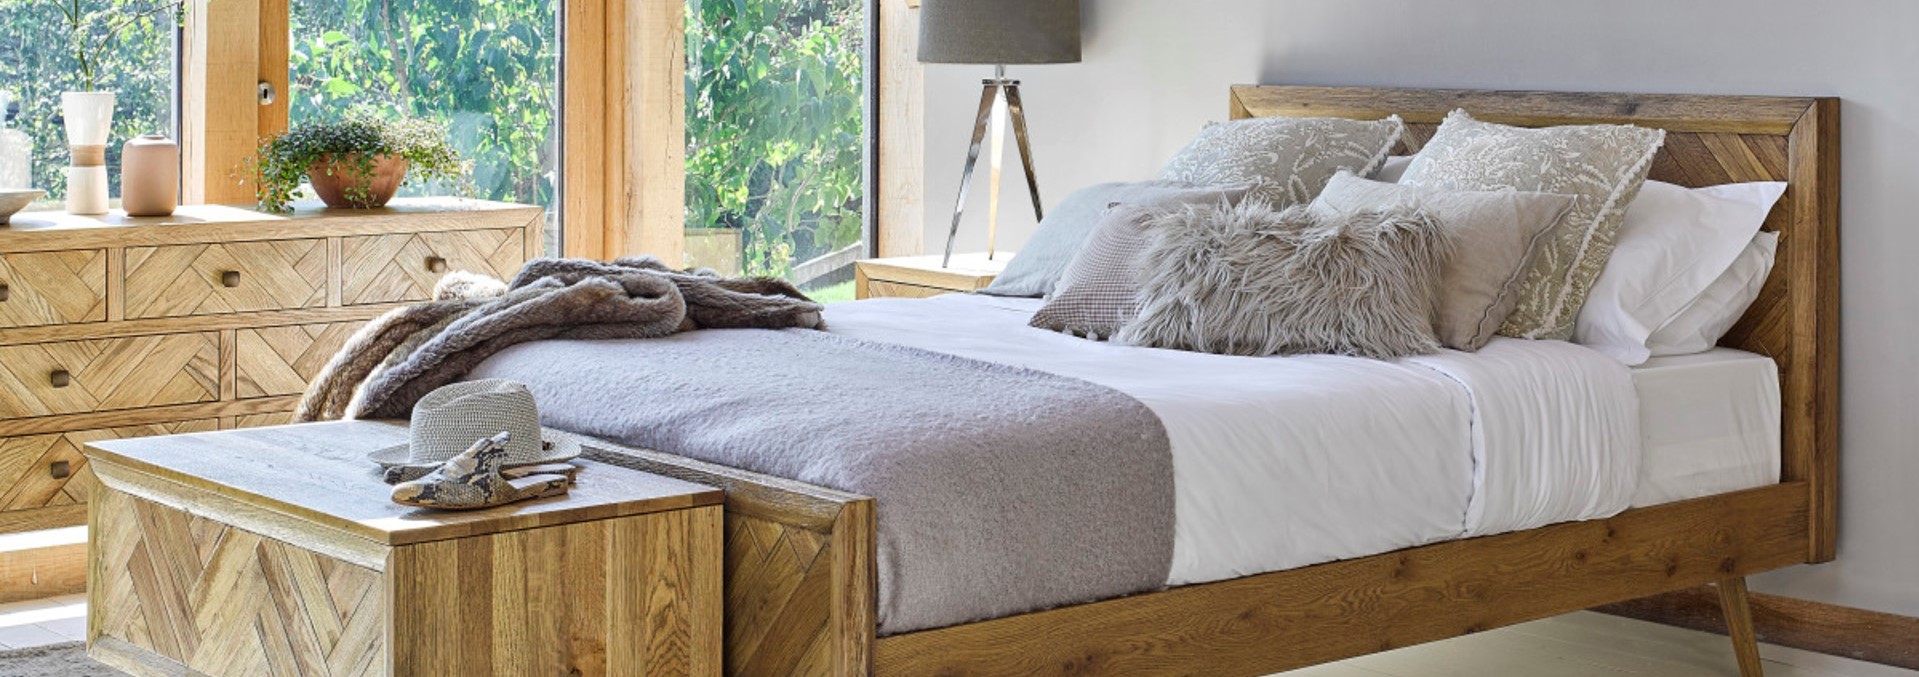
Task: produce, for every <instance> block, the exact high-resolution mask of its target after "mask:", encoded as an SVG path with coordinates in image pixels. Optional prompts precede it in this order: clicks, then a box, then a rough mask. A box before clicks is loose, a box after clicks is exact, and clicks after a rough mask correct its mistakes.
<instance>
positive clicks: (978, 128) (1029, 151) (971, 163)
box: [940, 66, 1046, 268]
mask: <svg viewBox="0 0 1919 677" xmlns="http://www.w3.org/2000/svg"><path fill="white" fill-rule="evenodd" d="M980 82H981V84H982V85H983V87H982V88H981V90H980V98H979V113H978V115H976V116H975V117H974V118H973V142H972V144H970V145H968V146H967V147H966V169H965V171H964V172H962V173H961V174H960V188H959V200H958V201H957V202H955V203H954V204H953V225H952V227H951V228H949V229H947V232H946V255H945V256H944V257H943V258H941V259H940V267H941V268H947V267H950V266H951V265H952V262H953V240H954V239H955V238H957V237H958V236H959V227H960V219H961V217H962V216H964V215H965V212H966V196H967V195H969V194H971V192H972V188H973V174H974V170H975V169H977V168H978V167H979V155H980V145H981V143H982V142H984V141H986V139H987V135H988V132H991V135H992V146H991V149H990V157H989V163H988V167H989V169H988V172H989V178H988V186H987V188H988V195H989V199H988V200H987V216H986V219H987V223H986V252H987V254H986V258H987V259H988V260H991V259H992V258H993V256H994V253H995V252H996V251H997V249H998V246H997V245H998V243H997V242H995V239H996V238H997V236H998V233H999V190H1000V160H1001V158H1002V156H1004V154H1005V148H1006V123H1007V121H1008V120H1009V119H1010V120H1011V121H1012V124H1013V140H1014V143H1016V144H1018V145H1019V158H1020V164H1021V165H1022V166H1023V167H1024V168H1025V170H1026V190H1027V192H1029V193H1031V194H1032V197H1033V217H1034V218H1035V219H1043V218H1045V217H1046V214H1045V211H1044V209H1043V208H1042V207H1040V201H1039V177H1038V176H1036V175H1035V174H1034V173H1033V146H1032V144H1031V143H1028V141H1027V136H1026V107H1025V105H1023V104H1022V103H1021V102H1020V98H1019V81H1018V80H1013V79H1009V78H1007V77H1006V67H1005V66H996V67H995V68H994V73H993V77H991V78H987V79H985V80H981V81H980Z"/></svg>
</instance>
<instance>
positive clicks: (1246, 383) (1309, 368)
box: [826, 294, 1640, 585]
mask: <svg viewBox="0 0 1919 677" xmlns="http://www.w3.org/2000/svg"><path fill="white" fill-rule="evenodd" d="M1039 303H1040V302H1039V301H1038V300H1035V299H1005V298H995V297H988V296H977V295H959V294H953V295H946V296H941V297H936V298H932V299H920V300H905V299H878V300H870V301H859V302H853V303H842V304H835V305H831V306H828V307H827V312H826V319H827V325H828V327H827V328H828V330H829V331H832V332H834V333H838V334H844V335H847V336H852V337H856V338H862V339H867V340H872V341H881V342H886V343H894V344H900V345H907V346H913V347H917V348H922V349H926V350H932V351H937V352H944V353H949V354H954V355H960V356H963V357H970V358H973V359H978V360H985V361H989V362H999V363H1003V364H1010V365H1018V366H1022V367H1027V368H1031V369H1037V370H1040V371H1046V372H1051V373H1054V374H1059V375H1062V376H1070V377H1074V378H1079V379H1083V380H1086V381H1091V382H1094V383H1098V384H1101V385H1105V386H1107V387H1110V388H1114V389H1116V390H1119V391H1121V392H1124V393H1126V394H1128V395H1131V396H1132V397H1134V398H1135V399H1138V400H1139V401H1141V402H1143V403H1145V404H1146V406H1148V407H1149V408H1151V409H1152V410H1153V412H1154V413H1155V414H1157V415H1158V416H1159V418H1160V421H1161V422H1162V424H1164V425H1165V427H1166V432H1167V435H1168V436H1169V437H1170V439H1171V441H1172V453H1173V468H1174V481H1175V488H1176V492H1177V493H1176V497H1177V498H1176V500H1177V503H1176V506H1177V507H1176V513H1177V514H1176V520H1175V535H1174V561H1173V566H1172V573H1171V575H1170V576H1169V580H1168V583H1169V584H1172V585H1180V584H1187V583H1200V582H1206V581H1215V580H1224V579H1228V578H1235V577H1239V576H1246V575H1251V574H1257V573H1263V572H1267V571H1278V570H1282V569H1290V568H1294V567H1300V566H1305V565H1309V564H1316V563H1319V562H1326V561H1331V560H1336V559H1347V558H1352V557H1362V556H1366V555H1372V554H1377V553H1381V552H1386V551H1390V550H1396V549H1399V548H1405V547H1410V546H1415V545H1420V544H1424V543H1430V542H1434V541H1443V540H1450V539H1455V538H1460V537H1462V536H1478V535H1485V534H1494V533H1501V532H1506V531H1515V530H1521V529H1528V528H1532V527H1537V526H1542V525H1546V524H1551V523H1555V522H1565V521H1572V520H1582V519H1592V518H1596V517H1605V516H1609V515H1612V514H1615V513H1618V512H1619V511H1621V510H1624V509H1625V508H1626V507H1627V505H1628V503H1629V502H1630V501H1631V499H1632V496H1633V492H1634V490H1635V489H1636V488H1637V483H1638V473H1639V460H1640V447H1639V430H1638V427H1639V412H1638V403H1637V401H1636V395H1635V391H1634V386H1633V382H1632V378H1631V376H1630V374H1629V371H1628V370H1627V369H1626V368H1625V367H1622V366H1620V365H1619V363H1617V362H1615V361H1613V360H1611V359H1609V358H1607V357H1605V356H1603V355H1601V354H1599V353H1597V352H1594V351H1592V350H1589V349H1587V348H1583V347H1580V346H1577V345H1573V344H1570V343H1565V342H1558V341H1519V340H1508V339H1495V340H1494V341H1493V342H1492V343H1491V344H1489V345H1488V346H1487V347H1486V348H1485V349H1484V350H1481V351H1480V352H1478V353H1473V354H1468V353H1460V352H1453V351H1447V352H1443V353H1441V354H1438V355H1430V356H1421V357H1416V358H1408V359H1405V360H1400V361H1396V362H1382V361H1377V360H1368V359H1361V358H1349V357H1335V356H1327V355H1311V356H1298V357H1265V358H1252V357H1230V356H1220V355H1206V354H1199V353H1188V352H1180V351H1173V350H1157V349H1149V348H1135V347H1129V346H1120V345H1113V344H1110V343H1102V342H1094V341H1088V340H1084V339H1079V338H1073V337H1070V336H1065V335H1062V334H1057V333H1053V332H1048V331H1042V330H1038V329H1033V328H1030V327H1027V326H1026V320H1027V318H1028V317H1030V316H1031V315H1032V313H1033V311H1035V310H1037V309H1038V307H1039Z"/></svg>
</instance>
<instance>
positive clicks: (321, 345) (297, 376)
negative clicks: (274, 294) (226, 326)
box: [233, 322, 364, 399]
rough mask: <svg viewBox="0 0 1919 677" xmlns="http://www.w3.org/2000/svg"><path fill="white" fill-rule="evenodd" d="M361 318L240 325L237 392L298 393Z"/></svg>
mask: <svg viewBox="0 0 1919 677" xmlns="http://www.w3.org/2000/svg"><path fill="white" fill-rule="evenodd" d="M362 324H364V323H361V322H331V323H322V324H301V325H293V326H288V327H264V328H260V329H241V330H239V332H238V334H237V335H236V336H235V341H234V373H235V378H234V384H233V388H234V390H235V396H236V397H239V398H241V399H246V398H254V397H271V396H274V395H298V394H300V393H302V392H305V391H306V387H307V383H308V382H309V381H312V380H313V377H314V376H316V375H318V374H319V373H320V369H321V368H324V367H325V366H326V363H327V360H329V359H332V357H333V354H334V353H336V352H339V350H340V346H342V345H345V344H346V340H347V339H348V338H351V337H352V336H353V332H355V331H358V330H359V328H360V326H361V325H362Z"/></svg>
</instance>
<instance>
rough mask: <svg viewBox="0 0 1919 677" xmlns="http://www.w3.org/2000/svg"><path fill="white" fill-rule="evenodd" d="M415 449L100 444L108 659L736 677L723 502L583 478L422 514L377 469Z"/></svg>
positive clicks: (96, 628)
mask: <svg viewBox="0 0 1919 677" xmlns="http://www.w3.org/2000/svg"><path fill="white" fill-rule="evenodd" d="M406 441H407V432H406V427H405V426H403V425H396V424H392V423H384V422H377V421H340V422H332V423H313V424H307V425H295V426H281V427H274V428H248V429H242V430H229V431H224V432H212V433H200V434H189V435H172V436H167V437H149V438H145V439H133V440H100V441H95V442H92V443H90V444H88V445H87V451H86V454H87V457H88V459H89V461H90V462H91V467H92V469H93V471H94V472H95V473H97V474H98V475H99V478H100V483H101V485H102V486H101V487H100V488H99V489H97V490H96V491H95V493H94V495H93V497H92V498H93V500H92V501H91V502H90V503H89V506H88V510H89V513H90V517H91V519H90V524H89V535H90V537H91V539H92V542H91V547H90V548H89V555H90V557H91V558H92V561H91V562H89V565H90V566H89V570H90V573H91V576H90V578H91V580H90V582H89V583H88V585H87V593H88V599H87V644H88V647H89V655H91V656H92V657H93V658H94V659H95V660H98V661H100V662H102V663H106V664H108V665H111V666H114V667H117V668H120V669H123V670H128V671H130V672H132V673H134V674H140V675H154V674H169V675H171V674H194V675H210V676H212V677H228V676H234V675H259V674H268V673H273V674H302V675H358V676H370V675H394V676H395V677H398V676H402V675H463V676H466V675H471V676H475V677H484V676H487V675H499V676H502V677H507V676H518V675H569V674H570V675H581V674H586V675H603V676H606V677H616V676H621V675H626V676H631V677H640V676H642V675H644V676H646V677H655V676H659V677H719V675H720V670H721V665H720V660H721V656H720V651H721V641H722V640H721V633H722V631H723V619H722V617H721V613H722V610H721V605H722V603H723V602H724V597H723V593H722V587H721V586H722V583H721V575H722V571H723V563H722V558H721V555H720V550H721V547H722V538H723V537H722V536H721V526H720V521H721V507H720V503H721V501H722V500H724V496H723V495H722V493H721V492H720V490H718V489H713V488H710V487H706V486H701V485H697V484H692V483H689V482H683V481H680V480H676V479H672V478H668V477H662V476H659V475H654V474H650V473H645V472H640V471H637V470H629V469H627V468H622V467H618V466H613V465H608V464H604V463H597V462H593V461H586V460H581V461H577V462H576V463H577V464H578V465H579V466H580V473H579V482H578V484H576V485H575V486H574V487H573V489H572V491H571V492H570V493H568V494H567V495H565V496H556V497H552V498H544V499H536V500H531V501H524V502H520V503H513V504H510V505H505V506H500V507H497V508H489V509H486V510H473V511H444V510H427V509H421V508H410V507H407V506H403V505H396V504H394V503H392V502H390V501H389V500H388V496H389V493H390V491H391V488H390V487H388V486H387V485H386V484H385V483H383V482H382V481H381V480H380V473H379V471H378V469H377V467H376V466H375V465H374V464H373V463H372V462H369V461H367V460H366V458H365V454H366V453H367V452H368V451H371V450H373V449H378V448H381V447H383V446H387V445H392V444H396V443H405V442H406ZM589 444H590V442H589Z"/></svg>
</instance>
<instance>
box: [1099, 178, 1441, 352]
mask: <svg viewBox="0 0 1919 677" xmlns="http://www.w3.org/2000/svg"><path fill="white" fill-rule="evenodd" d="M1148 227H1149V228H1150V229H1151V230H1152V231H1153V232H1152V243H1151V244H1150V245H1148V246H1147V248H1146V251H1145V253H1144V255H1143V256H1142V257H1141V261H1142V265H1141V270H1140V271H1139V276H1140V278H1139V280H1140V292H1139V299H1140V310H1139V315H1138V317H1137V318H1135V319H1134V320H1133V321H1132V322H1131V323H1129V324H1127V325H1126V326H1125V327H1123V328H1121V329H1120V331H1119V334H1118V335H1117V336H1115V337H1114V340H1116V341H1118V342H1120V343H1127V344H1132V345H1141V346H1151V347H1158V348H1175V349H1179V350H1192V351H1197V352H1207V353H1220V354H1226V355H1290V354H1299V353H1331V354H1335V355H1357V356H1361V357H1373V358H1381V359H1385V358H1393V357H1399V356H1402V355H1412V354H1422V353H1432V352H1437V351H1438V350H1439V341H1438V340H1437V339H1436V338H1435V337H1434V335H1433V299H1434V294H1435V291H1434V290H1436V289H1437V288H1438V283H1439V271H1440V266H1441V264H1442V263H1443V262H1444V260H1445V256H1446V254H1447V252H1448V246H1449V242H1448V240H1447V239H1446V238H1447V231H1446V230H1445V228H1444V227H1443V226H1441V225H1440V224H1439V223H1438V222H1437V221H1435V220H1434V219H1432V218H1430V217H1428V216H1427V215H1425V214H1423V213H1420V212H1418V211H1413V210H1396V211H1386V212H1381V211H1360V212H1353V213H1346V212H1335V211H1332V210H1322V209H1315V208H1312V207H1309V206H1306V205H1300V206H1297V207H1292V208H1289V209H1287V210H1285V211H1283V212H1277V213H1276V212H1274V211H1273V210H1272V208H1270V207H1267V206H1266V205H1265V204H1264V203H1261V202H1259V201H1257V200H1248V201H1246V202H1244V203H1241V204H1240V205H1239V206H1237V207H1225V206H1222V207H1216V208H1203V209H1189V210H1186V211H1183V212H1173V213H1168V214H1163V215H1160V216H1158V217H1155V218H1154V219H1152V220H1150V221H1149V223H1148Z"/></svg>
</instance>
